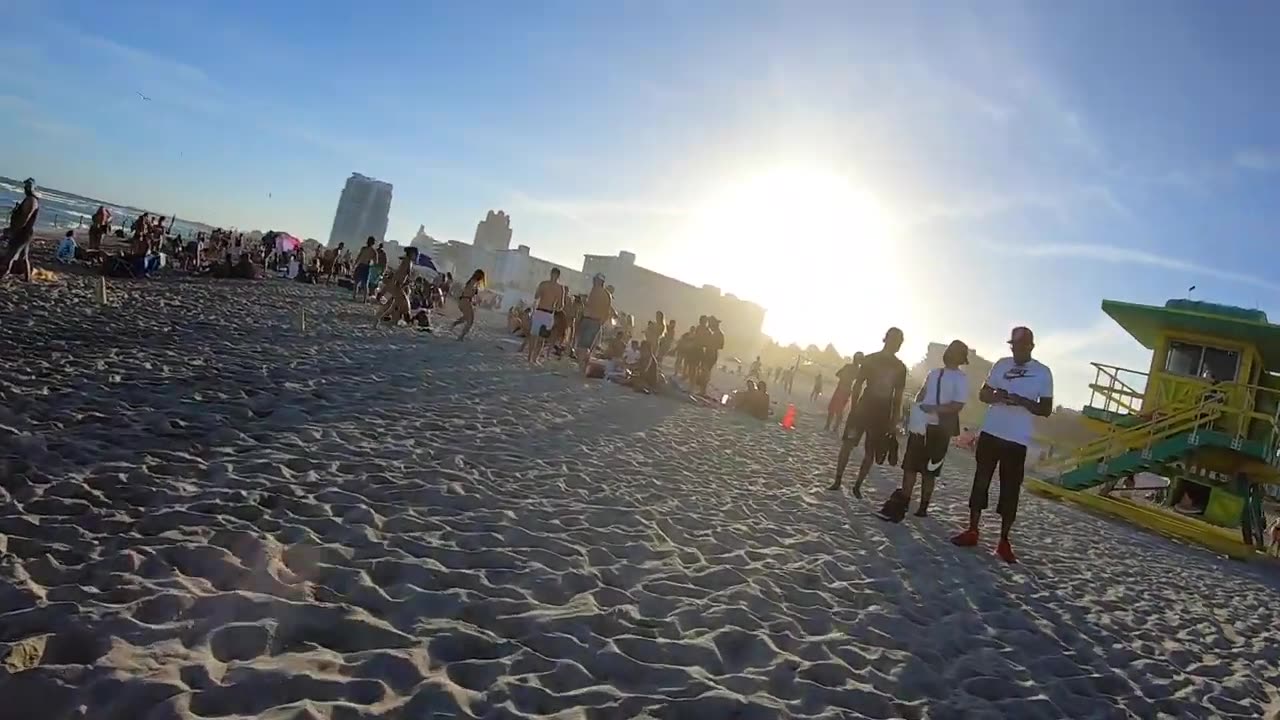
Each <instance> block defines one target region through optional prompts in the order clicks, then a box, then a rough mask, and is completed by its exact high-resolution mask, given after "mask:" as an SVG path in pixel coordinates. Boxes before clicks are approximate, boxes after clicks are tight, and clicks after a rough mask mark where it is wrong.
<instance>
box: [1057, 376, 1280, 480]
mask: <svg viewBox="0 0 1280 720" xmlns="http://www.w3.org/2000/svg"><path fill="white" fill-rule="evenodd" d="M1092 365H1093V367H1094V369H1095V378H1094V382H1093V383H1091V384H1090V386H1089V389H1090V391H1091V392H1090V400H1089V404H1088V405H1087V406H1086V407H1085V408H1084V415H1085V416H1086V417H1087V418H1089V419H1091V420H1094V421H1098V422H1099V423H1101V424H1102V425H1103V428H1104V429H1103V433H1102V435H1101V436H1100V437H1098V438H1097V439H1095V440H1093V441H1091V442H1089V443H1088V444H1086V445H1084V446H1083V447H1080V448H1077V449H1076V450H1074V451H1072V452H1070V453H1066V454H1063V455H1060V456H1057V457H1050V458H1047V459H1046V460H1045V461H1044V462H1043V463H1041V464H1040V465H1039V467H1038V470H1039V471H1040V472H1042V473H1049V474H1052V473H1054V472H1055V471H1059V472H1060V471H1062V470H1065V469H1069V468H1072V467H1078V466H1082V465H1084V464H1086V463H1091V462H1092V463H1099V462H1100V463H1105V462H1107V460H1109V459H1113V458H1117V457H1120V456H1121V455H1123V454H1125V453H1130V452H1134V451H1139V452H1141V451H1143V450H1144V449H1150V448H1151V447H1153V446H1154V445H1155V444H1156V443H1157V442H1159V441H1161V440H1163V439H1166V438H1171V437H1175V436H1178V435H1182V434H1186V433H1191V434H1193V435H1194V434H1196V433H1199V432H1202V431H1203V432H1214V433H1220V434H1225V435H1227V436H1229V438H1230V443H1229V447H1230V448H1231V449H1232V450H1236V451H1239V452H1244V453H1246V454H1248V455H1251V456H1253V457H1254V458H1256V459H1257V460H1260V461H1263V462H1265V463H1266V464H1267V465H1269V466H1271V467H1277V468H1280V462H1278V461H1277V450H1278V449H1280V390H1278V389H1275V388H1267V387H1262V386H1259V385H1248V384H1244V383H1227V382H1217V383H1215V382H1210V381H1208V380H1203V379H1200V378H1195V377H1187V376H1185V375H1177V374H1174V373H1168V372H1155V373H1148V372H1144V371H1141V370H1132V369H1129V368H1123V367H1120V366H1116V365H1106V364H1103V363H1092ZM1193 445H1194V443H1193Z"/></svg>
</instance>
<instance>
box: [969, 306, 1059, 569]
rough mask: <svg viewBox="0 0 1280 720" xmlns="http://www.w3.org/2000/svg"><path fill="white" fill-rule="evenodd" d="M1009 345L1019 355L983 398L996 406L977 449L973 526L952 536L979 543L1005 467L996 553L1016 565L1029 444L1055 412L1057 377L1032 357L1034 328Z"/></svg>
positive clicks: (1003, 363)
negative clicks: (981, 523)
mask: <svg viewBox="0 0 1280 720" xmlns="http://www.w3.org/2000/svg"><path fill="white" fill-rule="evenodd" d="M1009 347H1010V349H1011V350H1012V351H1013V356H1012V357H1007V358H1002V359H1001V360H1000V361H998V362H997V363H996V364H995V365H994V366H993V367H992V368H991V374H990V375H989V376H988V377H987V382H986V383H985V384H984V385H983V386H982V390H980V391H979V392H978V399H979V400H981V401H982V402H984V403H987V404H988V405H990V406H991V408H990V409H988V410H987V417H986V419H985V420H983V423H982V432H981V433H980V434H979V435H978V442H977V444H976V447H975V448H974V459H975V461H976V463H977V470H976V471H975V472H974V475H973V491H972V492H971V493H970V495H969V527H968V529H966V530H965V531H964V532H962V533H960V534H959V535H956V536H955V537H953V538H951V542H953V543H955V544H956V545H960V546H962V547H969V546H973V545H977V544H978V520H979V518H980V517H981V515H982V511H983V510H985V509H986V508H987V495H988V489H989V488H990V486H991V477H992V476H993V475H994V474H995V472H996V468H997V467H999V470H1000V497H999V499H997V501H996V512H998V513H1000V542H999V544H998V545H997V546H996V555H999V556H1000V559H1001V560H1004V561H1005V562H1007V563H1014V562H1017V561H1018V560H1017V558H1016V557H1015V556H1014V554H1013V548H1012V547H1011V546H1010V545H1009V530H1010V528H1012V527H1013V519H1014V517H1015V516H1016V515H1017V512H1018V496H1019V493H1020V492H1021V491H1022V480H1023V471H1024V466H1025V464H1026V461H1027V446H1029V445H1030V444H1031V436H1032V433H1033V432H1034V423H1033V420H1032V419H1033V418H1034V417H1037V416H1038V417H1049V414H1050V413H1052V412H1053V373H1051V372H1049V368H1048V367H1046V366H1045V365H1044V364H1042V363H1040V362H1037V361H1036V360H1032V359H1031V351H1032V349H1034V348H1035V336H1034V335H1032V333H1031V330H1029V329H1027V328H1025V327H1016V328H1014V329H1013V334H1012V336H1011V337H1010V339H1009Z"/></svg>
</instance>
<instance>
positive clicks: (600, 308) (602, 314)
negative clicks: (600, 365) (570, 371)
mask: <svg viewBox="0 0 1280 720" xmlns="http://www.w3.org/2000/svg"><path fill="white" fill-rule="evenodd" d="M612 318H613V297H612V296H611V295H609V291H608V290H606V289H605V287H604V275H601V274H600V273H596V274H595V276H593V277H592V278H591V292H589V293H587V302H586V304H585V306H584V307H583V310H582V319H581V320H580V321H578V333H577V345H578V367H579V368H581V369H582V374H583V375H586V374H587V367H588V366H589V365H590V364H591V351H592V349H593V348H595V345H596V339H597V338H598V337H599V336H600V328H602V327H604V325H605V323H607V322H609V320H610V319H612Z"/></svg>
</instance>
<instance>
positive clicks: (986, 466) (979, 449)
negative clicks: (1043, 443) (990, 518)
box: [969, 433, 1027, 522]
mask: <svg viewBox="0 0 1280 720" xmlns="http://www.w3.org/2000/svg"><path fill="white" fill-rule="evenodd" d="M973 455H974V461H975V462H976V463H977V466H978V467H977V470H975V471H974V473H973V491H972V492H971V493H970V494H969V509H970V510H972V511H974V512H979V511H982V510H986V509H987V495H988V494H989V490H990V488H991V478H992V476H994V475H995V473H996V469H997V468H999V470H1000V497H999V498H998V499H997V500H996V512H998V513H1000V516H1001V517H1003V518H1005V519H1007V520H1009V521H1010V522H1012V521H1013V518H1014V517H1015V516H1017V514H1018V497H1019V496H1020V495H1021V493H1022V479H1023V477H1024V476H1025V465H1026V463H1027V446H1026V445H1022V444H1020V443H1016V442H1013V441H1012V440H1005V439H1004V438H998V437H996V436H995V435H988V434H987V433H982V434H980V435H978V443H977V446H976V447H975V448H974V451H973Z"/></svg>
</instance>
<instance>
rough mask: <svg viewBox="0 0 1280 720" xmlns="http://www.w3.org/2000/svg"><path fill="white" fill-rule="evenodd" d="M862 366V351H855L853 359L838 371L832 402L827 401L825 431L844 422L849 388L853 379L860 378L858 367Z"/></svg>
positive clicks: (823, 427) (833, 428)
mask: <svg viewBox="0 0 1280 720" xmlns="http://www.w3.org/2000/svg"><path fill="white" fill-rule="evenodd" d="M860 367H862V353H860V352H859V353H854V354H853V359H852V360H850V361H849V362H847V363H845V365H844V367H842V368H840V369H839V370H837V371H836V389H835V390H832V391H831V402H829V403H827V424H826V425H823V426H822V430H823V432H826V431H828V430H831V431H836V430H839V429H840V423H842V422H844V406H845V405H848V404H849V389H850V388H852V387H853V381H854V380H857V379H858V368H860Z"/></svg>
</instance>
